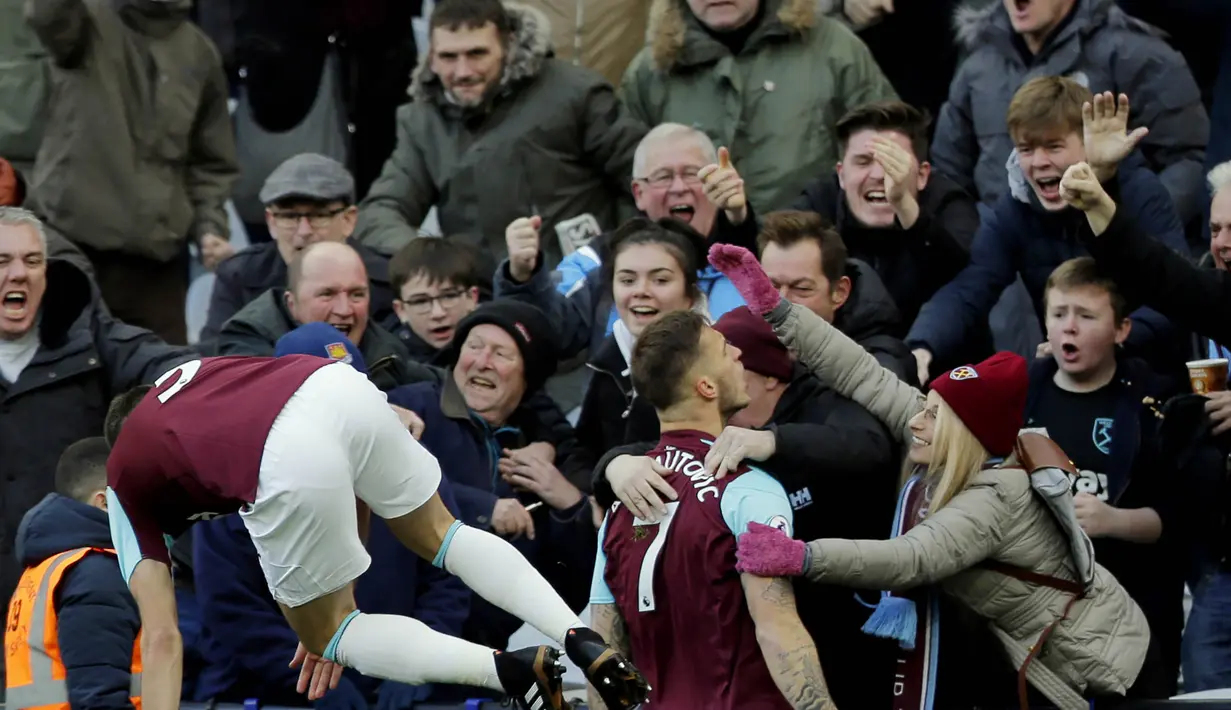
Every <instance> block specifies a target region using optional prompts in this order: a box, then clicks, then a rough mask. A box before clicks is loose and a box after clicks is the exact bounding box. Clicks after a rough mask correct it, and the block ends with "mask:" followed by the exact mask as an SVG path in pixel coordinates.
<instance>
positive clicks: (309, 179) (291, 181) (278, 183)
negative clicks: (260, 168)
mask: <svg viewBox="0 0 1231 710" xmlns="http://www.w3.org/2000/svg"><path fill="white" fill-rule="evenodd" d="M292 197H300V198H304V199H308V200H319V201H321V202H327V201H332V200H342V201H344V202H346V203H347V204H351V203H353V202H354V201H355V179H354V178H353V177H351V174H350V171H349V170H347V169H346V166H344V165H342V164H341V163H339V162H338V161H336V160H334V159H333V158H328V157H325V156H323V155H318V154H316V153H300V154H299V155H296V156H295V157H293V158H291V159H289V160H287V161H286V162H284V163H282V164H281V165H279V166H278V167H276V168H274V171H273V172H272V173H270V174H269V177H268V178H267V179H266V180H265V185H264V187H262V188H261V194H260V199H261V204H265V205H269V204H273V203H275V202H281V201H282V200H285V199H287V198H292Z"/></svg>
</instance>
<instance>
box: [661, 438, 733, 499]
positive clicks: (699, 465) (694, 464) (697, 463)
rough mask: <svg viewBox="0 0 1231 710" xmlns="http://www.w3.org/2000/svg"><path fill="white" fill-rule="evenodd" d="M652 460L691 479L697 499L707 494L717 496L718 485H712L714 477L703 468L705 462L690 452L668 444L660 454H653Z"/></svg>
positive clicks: (712, 496) (703, 497)
mask: <svg viewBox="0 0 1231 710" xmlns="http://www.w3.org/2000/svg"><path fill="white" fill-rule="evenodd" d="M654 460H655V461H657V462H658V465H660V466H663V467H665V468H669V469H671V470H672V471H675V472H676V473H682V474H684V475H685V476H688V479H689V480H690V481H692V487H693V488H695V489H696V490H697V500H699V501H704V500H705V498H706V496H707V495H708V496H709V497H711V498H714V499H717V498H718V497H719V495H720V494H719V491H718V487H717V486H715V485H714V477H713V476H712V475H711V474H710V473H709V472H708V471H706V470H705V464H704V463H703V462H702V461H701V460H700V459H698V458H697V457H696V456H694V455H692V454H691V453H689V452H687V451H684V450H683V449H678V448H676V447H674V446H668V447H666V448H665V450H664V451H663V452H662V453H661V454H659V455H658V456H655V457H654Z"/></svg>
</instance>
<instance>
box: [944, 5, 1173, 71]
mask: <svg viewBox="0 0 1231 710" xmlns="http://www.w3.org/2000/svg"><path fill="white" fill-rule="evenodd" d="M1113 23H1114V24H1117V25H1131V26H1134V27H1136V28H1137V29H1139V30H1142V31H1146V32H1148V33H1150V34H1153V35H1156V36H1158V35H1161V32H1159V30H1158V29H1157V28H1155V27H1153V26H1151V25H1149V24H1148V23H1145V22H1142V21H1141V20H1138V19H1136V18H1134V17H1132V16H1130V15H1128V14H1127V13H1125V12H1124V11H1123V10H1121V9H1120V8H1119V7H1118V6H1116V4H1115V0H1077V3H1075V4H1074V6H1073V9H1072V10H1071V12H1070V16H1069V18H1068V20H1067V21H1066V22H1065V23H1064V24H1063V25H1062V26H1061V27H1060V29H1059V32H1057V33H1056V34H1055V35H1053V36H1052V37H1050V38H1048V40H1047V42H1046V43H1045V44H1044V45H1043V47H1042V48H1041V49H1040V50H1039V54H1038V58H1039V59H1046V58H1047V57H1048V56H1050V55H1051V54H1052V53H1054V52H1055V51H1056V50H1057V49H1059V48H1060V47H1063V46H1064V45H1065V44H1066V43H1068V42H1069V40H1071V39H1073V38H1075V37H1083V38H1084V37H1087V36H1089V35H1091V34H1093V33H1094V32H1096V31H1098V30H1100V29H1102V28H1103V27H1104V26H1105V25H1108V24H1113ZM953 26H954V28H955V29H956V32H957V41H958V44H959V45H960V46H961V47H963V48H964V49H966V50H974V49H977V48H978V47H979V46H981V45H984V44H989V43H990V44H993V45H995V46H996V47H997V48H999V49H1000V51H1001V52H1002V53H1004V54H1006V55H1008V56H1019V55H1018V50H1017V47H1016V45H1015V44H1014V39H1015V38H1016V37H1017V34H1016V33H1015V32H1014V31H1013V25H1012V23H1011V22H1010V21H1009V12H1008V10H1005V8H1004V4H1003V3H999V2H978V3H973V4H970V5H964V6H961V7H959V8H958V9H957V11H956V12H955V13H954V21H953Z"/></svg>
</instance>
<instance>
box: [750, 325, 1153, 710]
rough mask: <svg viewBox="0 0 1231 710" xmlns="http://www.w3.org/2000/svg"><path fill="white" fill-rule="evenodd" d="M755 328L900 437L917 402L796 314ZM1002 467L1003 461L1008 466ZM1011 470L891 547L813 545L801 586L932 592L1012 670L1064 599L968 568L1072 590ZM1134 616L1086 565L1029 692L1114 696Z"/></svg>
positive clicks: (890, 377) (1077, 702) (1138, 634)
mask: <svg viewBox="0 0 1231 710" xmlns="http://www.w3.org/2000/svg"><path fill="white" fill-rule="evenodd" d="M767 319H768V320H769V322H770V324H771V325H772V326H773V327H774V331H775V332H776V333H777V334H778V337H779V338H780V339H781V340H782V342H783V343H785V344H786V346H787V347H788V348H789V349H790V350H791V351H792V352H794V353H796V355H797V356H798V358H799V361H800V362H801V363H802V364H804V365H805V366H807V367H808V368H809V369H811V370H812V371H813V372H814V373H815V374H816V375H817V377H819V378H820V379H821V380H822V381H823V382H824V383H825V384H827V385H829V386H830V387H833V388H834V389H835V390H837V391H838V392H840V393H841V394H843V395H845V396H847V397H850V398H851V399H853V400H854V401H856V402H858V403H859V404H861V405H862V406H864V407H866V408H867V409H868V410H869V411H870V412H872V413H873V414H875V415H876V416H877V417H878V418H879V419H880V420H881V421H883V422H885V424H886V426H887V427H888V428H889V430H890V431H892V432H894V433H895V435H896V436H897V437H898V438H899V439H902V438H904V437H905V436H907V422H909V421H910V418H911V417H913V416H914V415H915V414H916V413H917V412H919V411H920V410H922V408H923V402H924V395H923V393H922V392H920V391H919V390H917V389H915V388H914V387H911V386H910V385H908V384H906V383H905V382H902V381H901V380H899V379H898V378H897V377H896V376H895V375H894V374H893V373H892V372H890V371H888V370H886V369H884V368H882V367H881V366H880V365H879V364H877V362H876V360H875V358H873V357H872V356H871V355H869V354H868V353H867V352H866V351H865V350H864V349H863V348H862V347H860V346H859V345H858V344H857V343H855V342H854V341H852V340H850V339H849V338H847V337H846V336H845V335H843V334H842V333H840V332H839V331H838V330H837V329H835V328H834V327H833V326H831V325H830V324H828V323H826V322H825V321H824V320H822V319H821V318H819V317H817V316H816V315H815V314H813V313H812V312H811V311H809V310H807V309H806V308H802V307H799V306H794V305H792V304H789V303H787V302H786V301H783V302H782V303H780V304H779V305H778V307H777V308H775V309H774V311H773V312H771V313H770V314H769V315H768V316H767ZM1009 463H1010V464H1011V463H1012V462H1009ZM1051 515H1052V514H1051V512H1050V511H1049V510H1048V509H1047V507H1046V506H1045V504H1043V503H1042V502H1040V501H1039V500H1038V499H1037V498H1036V497H1035V494H1034V493H1033V491H1032V489H1031V487H1030V482H1029V477H1028V476H1027V475H1026V473H1025V472H1024V471H1022V470H1021V469H1018V468H1011V467H1005V468H992V469H987V470H985V471H983V472H982V473H980V474H979V475H978V476H976V477H975V479H974V480H973V482H972V483H971V485H970V486H969V487H968V488H967V489H966V490H964V491H962V492H961V493H959V494H958V495H956V496H955V497H954V498H953V500H952V501H951V502H950V503H949V504H948V505H947V506H945V507H944V508H943V509H942V510H939V511H937V512H935V513H933V514H932V515H931V516H929V517H928V518H927V519H926V520H924V521H923V522H921V523H919V524H918V525H916V526H915V527H914V528H912V529H911V530H910V531H909V532H907V533H906V534H905V535H902V536H900V537H897V538H894V539H891V540H836V539H826V540H816V541H814V542H812V543H811V547H812V559H813V563H812V568H811V570H810V572H809V576H810V577H811V578H812V579H813V580H814V581H817V582H822V581H823V582H830V583H838V584H844V585H849V586H854V587H863V588H867V589H888V590H899V589H907V588H910V587H915V586H918V585H922V584H930V583H939V584H940V587H941V589H943V590H944V591H945V593H947V594H949V595H950V596H952V597H953V598H955V599H956V600H958V601H959V602H961V603H962V604H965V605H966V606H967V607H969V608H970V609H972V610H973V611H974V612H975V613H977V614H978V615H980V616H981V617H983V618H985V619H987V620H988V621H989V622H990V625H991V629H992V631H993V633H994V634H995V635H996V637H997V638H999V639H1000V641H1001V642H1002V643H1003V644H1004V647H1005V650H1006V651H1007V652H1008V656H1009V658H1010V660H1011V661H1012V662H1013V664H1014V667H1020V666H1021V664H1022V662H1023V661H1024V660H1025V658H1026V656H1027V654H1028V653H1029V652H1030V648H1031V646H1032V644H1033V643H1034V642H1035V641H1036V640H1037V639H1038V637H1039V635H1040V634H1041V633H1042V632H1043V630H1044V629H1045V628H1046V627H1047V626H1048V625H1049V624H1051V623H1052V622H1053V621H1055V620H1056V619H1057V618H1059V617H1060V616H1061V614H1062V613H1063V611H1064V607H1065V605H1066V604H1067V603H1068V601H1069V599H1070V598H1071V595H1069V594H1067V593H1065V592H1061V591H1059V590H1056V589H1052V588H1050V587H1045V586H1041V585H1037V584H1031V583H1027V582H1023V581H1021V580H1018V579H1015V578H1012V577H1009V576H1006V575H1004V574H1001V573H999V572H994V571H991V570H987V569H983V568H980V567H977V566H976V565H977V564H978V563H980V562H982V561H984V560H988V559H992V560H997V561H1000V562H1004V563H1008V564H1011V565H1016V566H1018V567H1021V568H1025V569H1027V570H1031V571H1033V572H1036V573H1040V574H1045V575H1050V576H1053V577H1059V578H1062V579H1067V580H1076V579H1077V574H1076V571H1075V567H1074V564H1073V562H1072V560H1071V557H1070V553H1069V547H1068V541H1067V538H1065V537H1064V535H1063V533H1061V531H1060V528H1059V526H1058V525H1057V524H1056V522H1055V521H1054V520H1053V519H1051V517H1050V516H1051ZM1149 638H1150V631H1149V626H1148V625H1147V623H1146V620H1145V617H1144V616H1143V615H1142V613H1141V610H1140V609H1139V608H1138V607H1137V605H1136V603H1134V602H1133V601H1132V599H1130V598H1129V596H1128V594H1127V593H1126V592H1125V591H1124V588H1123V587H1121V586H1120V584H1119V582H1117V581H1116V579H1115V577H1113V576H1112V575H1111V573H1110V572H1108V571H1107V570H1105V569H1103V568H1102V567H1101V566H1100V567H1097V569H1096V572H1095V576H1094V585H1093V589H1092V590H1091V591H1090V593H1089V594H1088V595H1087V597H1086V598H1084V599H1082V600H1080V601H1078V602H1077V603H1076V604H1075V605H1074V606H1073V608H1072V610H1071V611H1070V612H1069V616H1068V618H1066V619H1065V620H1064V621H1062V622H1061V623H1060V624H1059V626H1057V627H1056V630H1055V631H1054V632H1053V634H1052V637H1051V639H1050V640H1049V641H1048V642H1047V645H1046V646H1045V648H1044V649H1043V651H1042V653H1040V654H1039V655H1038V656H1037V657H1036V660H1035V661H1034V662H1033V663H1031V664H1030V667H1029V670H1028V673H1027V677H1028V678H1029V679H1030V682H1031V683H1032V684H1033V685H1034V686H1035V687H1036V688H1038V690H1039V691H1040V692H1042V693H1043V694H1044V695H1046V696H1047V697H1048V698H1049V699H1050V700H1051V701H1052V702H1054V703H1056V705H1057V706H1058V707H1060V708H1062V710H1069V709H1070V708H1071V709H1072V710H1085V709H1086V708H1088V707H1089V704H1088V702H1086V701H1084V700H1083V699H1082V698H1081V695H1082V694H1088V695H1099V694H1111V693H1124V692H1125V690H1127V689H1128V687H1129V686H1131V685H1132V683H1133V681H1134V680H1135V679H1136V677H1137V673H1138V672H1139V671H1140V670H1141V664H1142V662H1143V661H1144V660H1145V653H1146V646H1147V645H1148V643H1149Z"/></svg>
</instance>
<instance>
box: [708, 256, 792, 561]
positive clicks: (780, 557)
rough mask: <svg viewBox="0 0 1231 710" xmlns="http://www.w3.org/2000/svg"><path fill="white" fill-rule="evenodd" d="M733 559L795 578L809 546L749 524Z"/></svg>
mask: <svg viewBox="0 0 1231 710" xmlns="http://www.w3.org/2000/svg"><path fill="white" fill-rule="evenodd" d="M744 252H745V253H747V250H744ZM711 253H712V252H711ZM735 557H736V562H735V569H736V570H737V571H739V572H747V573H749V574H755V575H757V576H758V577H798V576H800V575H802V574H803V573H804V570H805V568H806V567H807V565H808V546H807V544H805V543H803V542H800V541H799V540H792V539H791V538H789V537H787V535H786V533H784V532H782V531H781V530H779V529H778V528H775V527H770V526H769V525H762V524H761V523H749V524H748V532H746V533H744V534H743V535H740V536H739V549H737V550H736V551H735Z"/></svg>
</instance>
